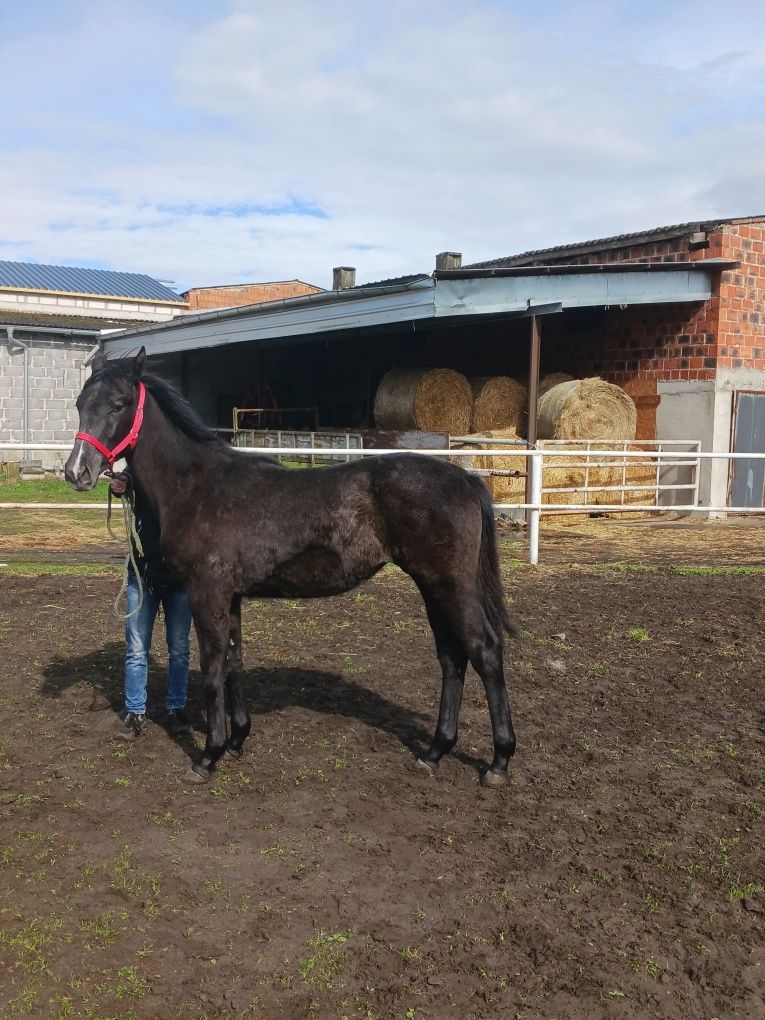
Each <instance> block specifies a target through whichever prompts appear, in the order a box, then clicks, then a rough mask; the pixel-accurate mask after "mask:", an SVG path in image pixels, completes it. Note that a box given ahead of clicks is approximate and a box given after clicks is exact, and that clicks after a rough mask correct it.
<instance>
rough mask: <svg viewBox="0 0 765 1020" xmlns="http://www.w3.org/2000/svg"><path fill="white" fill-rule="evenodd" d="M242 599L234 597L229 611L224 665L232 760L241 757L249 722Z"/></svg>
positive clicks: (238, 596) (227, 747)
mask: <svg viewBox="0 0 765 1020" xmlns="http://www.w3.org/2000/svg"><path fill="white" fill-rule="evenodd" d="M242 668H243V662H242V599H241V596H240V595H235V596H234V598H233V599H232V600H231V609H230V611H229V637H228V656H227V663H226V688H227V690H228V703H229V708H230V710H231V736H230V737H229V739H228V744H227V745H226V750H227V751H228V753H229V754H230V755H232V756H233V757H234V758H241V757H242V745H243V744H244V742H245V740H246V739H247V737H248V735H249V732H250V727H251V721H250V712H249V709H248V708H247V703H246V701H245V700H244V695H243V694H242V685H241V673H242Z"/></svg>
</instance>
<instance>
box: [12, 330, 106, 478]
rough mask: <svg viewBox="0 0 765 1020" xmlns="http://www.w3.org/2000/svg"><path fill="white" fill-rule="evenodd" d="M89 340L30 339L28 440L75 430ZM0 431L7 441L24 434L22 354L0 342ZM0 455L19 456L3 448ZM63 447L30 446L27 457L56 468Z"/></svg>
mask: <svg viewBox="0 0 765 1020" xmlns="http://www.w3.org/2000/svg"><path fill="white" fill-rule="evenodd" d="M91 346H92V345H90V344H84V345H83V344H68V343H58V344H52V343H51V342H50V341H45V340H43V341H34V340H30V341H29V353H28V358H29V381H28V385H29V434H28V441H29V442H30V443H59V442H62V443H71V442H72V440H73V439H74V434H75V432H76V431H77V421H78V418H77V408H76V407H75V401H76V399H77V395H78V394H79V392H80V390H81V389H82V386H83V383H84V382H85V379H86V378H87V374H88V371H89V370H88V369H86V368H85V358H86V357H87V355H88V353H89V352H90V350H91ZM0 437H2V439H3V440H4V441H6V442H22V441H23V439H24V355H23V353H22V352H21V351H19V352H18V353H17V354H11V353H10V352H9V351H8V347H7V346H6V345H3V346H0ZM0 456H1V457H2V458H3V459H4V460H9V461H17V460H21V459H22V457H23V453H22V452H21V451H13V452H11V453H9V452H7V451H2V452H1V453H0ZM66 456H67V455H66V454H65V453H57V452H55V451H34V450H33V451H30V452H29V454H28V459H30V460H37V461H42V463H43V466H44V467H46V468H51V469H55V470H58V469H59V468H62V467H63V464H64V462H65V460H66Z"/></svg>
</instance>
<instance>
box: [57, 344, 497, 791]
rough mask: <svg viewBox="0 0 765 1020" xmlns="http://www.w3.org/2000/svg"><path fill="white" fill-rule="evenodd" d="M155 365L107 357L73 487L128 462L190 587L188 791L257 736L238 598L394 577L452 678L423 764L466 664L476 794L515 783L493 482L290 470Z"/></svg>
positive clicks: (434, 762)
mask: <svg viewBox="0 0 765 1020" xmlns="http://www.w3.org/2000/svg"><path fill="white" fill-rule="evenodd" d="M144 363H145V351H144V350H143V348H142V349H141V351H140V352H139V354H138V355H137V357H136V358H134V359H120V360H115V361H110V362H108V363H107V362H106V361H105V360H104V358H103V356H102V355H101V354H99V355H97V356H96V359H95V360H94V362H93V372H92V375H91V377H90V378H89V379H88V381H87V382H86V383H85V386H84V387H83V389H82V392H81V393H80V395H79V397H78V398H77V409H78V411H79V414H80V429H81V431H80V432H78V433H77V438H76V440H75V444H74V447H73V449H72V452H71V454H70V455H69V458H68V460H67V462H66V469H65V474H66V478H67V481H68V482H69V483H70V484H71V485H73V486H74V487H75V488H76V489H79V490H87V489H92V488H93V486H94V485H95V483H96V479H97V478H98V476H99V474H100V473H101V471H102V470H103V469H104V467H105V466H106V465H107V464H108V465H109V466H111V464H112V463H113V460H114V456H115V455H116V453H117V450H120V451H121V450H122V449H125V448H127V452H126V454H125V455H126V457H127V460H128V462H129V465H130V471H131V474H132V477H133V479H134V483H135V485H136V487H137V489H139V490H140V493H141V495H142V497H143V498H144V499H145V500H146V501H147V503H148V505H149V506H150V507H151V508H152V509H153V511H154V512H155V514H156V516H157V518H158V520H159V522H160V528H161V534H162V538H161V547H162V551H163V554H164V556H165V559H166V561H167V563H168V565H169V566H170V568H171V569H172V570H173V572H174V573H175V574H177V576H178V577H179V578H181V579H182V580H183V581H184V582H185V584H186V586H187V588H188V593H189V600H190V603H191V610H192V614H193V618H194V624H195V627H196V632H197V637H198V640H199V650H200V661H201V667H202V673H203V677H204V685H205V695H206V702H207V742H206V745H205V749H204V753H203V755H202V758H201V761H199V762H198V763H195V764H194V765H193V766H192V770H193V771H192V773H191V774H190V777H189V778H194V779H196V780H198V781H204V780H207V779H209V778H210V776H211V774H212V770H213V769H214V767H215V764H216V762H217V761H218V759H219V758H220V757H221V755H222V754H223V752H224V751H226V750H228V751H229V752H230V753H231V754H232V755H234V756H235V757H239V756H241V754H242V745H243V743H244V740H245V738H246V737H247V735H248V733H249V732H250V715H249V712H248V710H247V705H246V704H245V701H244V697H243V695H242V692H241V690H240V683H239V674H240V672H241V669H242V656H241V630H240V609H241V600H242V597H243V596H255V597H273V598H295V597H298V598H306V597H318V596H324V595H336V594H339V593H341V592H346V591H349V590H350V589H351V588H354V587H355V586H356V585H358V584H360V583H361V582H362V581H364V580H366V579H367V578H368V577H371V576H372V575H373V574H375V573H376V572H377V571H378V570H380V568H381V567H382V566H384V564H386V563H395V564H397V565H398V566H399V567H400V568H401V569H402V570H404V571H406V573H407V574H409V576H410V577H411V578H412V579H413V580H414V582H415V583H416V585H417V587H418V588H419V590H420V592H421V594H422V597H423V599H424V600H425V607H426V609H427V614H428V620H429V621H430V626H431V628H432V630H433V636H434V638H435V643H436V651H437V654H438V659H439V662H440V663H441V668H442V670H443V685H442V690H441V706H440V711H439V717H438V725H437V728H436V732H435V736H434V737H433V742H432V744H431V746H430V748H429V749H428V750H427V751H426V752H425V753H424V754H423V755H422V757H421V758H420V759H419V761H420V762H421V763H422V764H423V765H425V766H426V767H428V768H429V769H435V768H436V767H437V766H438V763H439V761H440V759H441V758H442V757H443V755H444V754H446V753H448V752H449V751H450V750H451V749H452V748H453V747H454V744H455V743H456V740H457V723H458V716H459V709H460V702H461V698H462V688H463V681H464V678H465V670H466V668H467V663H468V661H470V662H471V663H472V664H473V666H474V668H475V669H476V671H477V672H478V674H479V675H480V677H481V679H482V681H483V683H484V686H485V689H486V696H487V699H488V704H489V711H490V714H491V725H492V731H493V737H494V760H493V762H492V764H491V766H490V767H489V768H488V770H487V771H486V772H485V773H484V774H483V775H482V777H481V782H482V784H483V785H484V786H499V785H502V784H503V783H505V782H506V781H507V766H508V762H509V759H510V757H511V756H512V754H513V752H514V750H515V734H514V733H513V726H512V722H511V718H510V711H509V708H508V703H507V691H506V688H505V680H504V673H503V665H502V647H503V640H502V639H503V630H508V631H510V632H512V631H513V630H514V629H515V628H514V625H513V623H512V622H511V620H510V619H509V617H508V615H507V612H506V609H505V604H504V597H503V592H502V585H501V581H500V574H499V564H498V558H497V547H496V534H495V527H494V516H493V511H492V504H491V500H490V498H489V495H488V492H487V490H486V488H485V486H484V485H483V483H482V482H481V481H480V480H479V479H477V478H474V477H472V476H471V475H469V474H468V473H467V472H465V471H463V470H462V468H460V467H457V466H456V465H454V464H448V463H445V462H443V461H439V460H437V459H436V458H432V457H427V456H422V455H420V456H417V455H416V454H409V453H401V454H388V455H383V456H379V457H372V458H364V459H360V460H357V461H353V462H350V463H347V464H341V465H337V466H332V467H323V468H315V469H312V470H302V471H295V470H290V469H289V468H284V467H282V466H281V465H280V464H278V463H277V462H276V461H274V460H272V459H271V458H269V457H266V456H259V455H253V454H247V453H242V452H241V451H238V450H236V449H234V448H232V447H230V446H228V445H227V444H225V443H224V442H222V441H221V440H220V439H218V438H217V437H216V435H215V434H214V433H213V432H212V431H211V430H210V429H208V428H207V427H206V426H205V425H203V424H202V423H201V422H200V421H199V419H198V418H197V417H196V415H195V413H194V412H193V410H192V409H191V407H190V406H189V405H188V403H187V402H186V401H185V400H184V399H183V398H182V397H181V396H179V394H178V393H177V392H176V391H175V390H173V388H172V387H171V386H169V385H168V383H166V382H164V381H163V380H161V379H158V378H156V377H155V376H151V375H146V376H144ZM144 401H145V404H144ZM141 419H142V423H141ZM131 423H132V425H131ZM224 683H225V686H226V688H227V689H228V695H229V706H230V711H231V732H230V736H228V737H227V726H226V710H225V693H224Z"/></svg>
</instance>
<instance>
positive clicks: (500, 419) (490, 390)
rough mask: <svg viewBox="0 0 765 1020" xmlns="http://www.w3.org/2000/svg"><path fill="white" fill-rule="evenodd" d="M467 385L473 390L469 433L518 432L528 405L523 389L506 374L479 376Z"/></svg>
mask: <svg viewBox="0 0 765 1020" xmlns="http://www.w3.org/2000/svg"><path fill="white" fill-rule="evenodd" d="M470 386H471V388H472V390H473V421H472V423H471V425H470V431H471V432H487V431H489V430H491V429H515V430H516V431H519V430H520V428H521V425H522V424H523V421H524V418H525V414H526V405H527V404H528V394H527V393H526V387H525V386H523V385H522V384H521V383H519V382H516V380H515V379H511V378H510V377H509V376H507V375H494V376H479V377H477V378H474V379H471V380H470Z"/></svg>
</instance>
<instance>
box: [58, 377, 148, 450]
mask: <svg viewBox="0 0 765 1020" xmlns="http://www.w3.org/2000/svg"><path fill="white" fill-rule="evenodd" d="M145 400H146V387H145V386H144V384H143V383H142V382H139V383H138V407H136V409H135V418H133V424H132V425H131V426H130V431H129V432H128V434H127V435H126V436H125V438H124V439H123V440H122V442H121V443H117V445H116V446H115V447H114V449H113V450H110V449H109V448H108V447H106V446H104V444H103V443H102V442H100V441H99V440H98V439H96V437H95V436H90V435H88V433H87V432H78V433H77V435H76V436H75V437H74V439H75V442H76V441H77V440H78V439H84V440H85V442H86V443H90V445H91V446H95V448H96V449H97V450H98V452H99V453H100V454H101V455H102V456H103V457H106V459H107V461H108V462H109V467H110V468H111V467H113V466H114V462H115V460H116V459H117V458H118V457H119V455H120V454H121V453H122V452H123V450H132V449H133V447H134V446H135V444H136V443H137V442H138V433H139V432H140V431H141V425H142V423H143V405H144V401H145Z"/></svg>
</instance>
